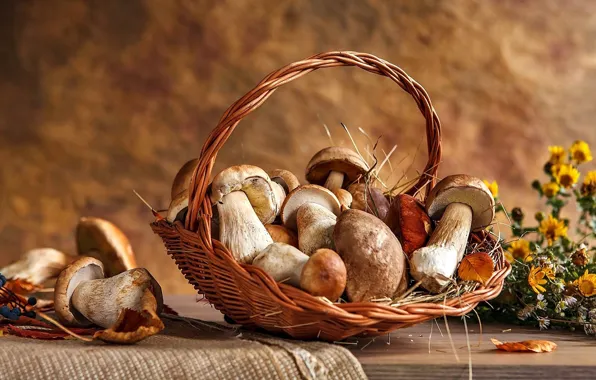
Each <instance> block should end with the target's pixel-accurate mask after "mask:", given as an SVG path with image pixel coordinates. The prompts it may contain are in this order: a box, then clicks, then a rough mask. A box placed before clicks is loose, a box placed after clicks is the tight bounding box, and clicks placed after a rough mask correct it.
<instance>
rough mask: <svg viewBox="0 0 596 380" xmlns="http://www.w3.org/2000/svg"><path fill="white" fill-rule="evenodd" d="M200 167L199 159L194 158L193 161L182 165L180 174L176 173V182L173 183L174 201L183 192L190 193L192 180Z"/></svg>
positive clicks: (172, 194) (172, 195)
mask: <svg viewBox="0 0 596 380" xmlns="http://www.w3.org/2000/svg"><path fill="white" fill-rule="evenodd" d="M198 165H199V159H198V158H193V159H192V160H189V161H187V162H186V163H185V164H184V165H182V167H181V168H180V170H178V173H176V177H174V181H173V182H172V191H171V198H172V199H174V198H176V196H177V195H178V194H180V193H182V192H188V186H189V184H190V178H191V177H192V174H193V173H194V171H195V169H196V167H197V166H198Z"/></svg>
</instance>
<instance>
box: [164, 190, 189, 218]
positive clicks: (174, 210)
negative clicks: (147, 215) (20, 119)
mask: <svg viewBox="0 0 596 380" xmlns="http://www.w3.org/2000/svg"><path fill="white" fill-rule="evenodd" d="M187 212H188V193H187V192H186V191H182V192H180V193H178V195H176V196H175V197H174V198H173V199H172V201H171V202H170V206H169V207H168V214H167V216H166V220H167V221H168V222H170V223H174V222H176V221H179V222H181V223H184V220H185V219H186V213H187Z"/></svg>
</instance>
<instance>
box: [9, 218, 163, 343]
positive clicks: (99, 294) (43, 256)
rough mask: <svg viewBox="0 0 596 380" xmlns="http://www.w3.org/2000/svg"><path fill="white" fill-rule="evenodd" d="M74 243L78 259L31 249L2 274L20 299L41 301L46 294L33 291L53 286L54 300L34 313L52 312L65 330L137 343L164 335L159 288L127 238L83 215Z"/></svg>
mask: <svg viewBox="0 0 596 380" xmlns="http://www.w3.org/2000/svg"><path fill="white" fill-rule="evenodd" d="M75 241H76V247H77V255H68V254H66V253H63V252H60V251H58V250H56V249H53V248H38V249H33V250H30V251H28V252H26V253H25V254H24V255H23V256H22V257H21V258H20V259H19V260H17V261H15V262H13V263H11V264H10V265H8V266H6V267H4V268H2V269H0V273H2V274H3V275H4V276H5V277H6V278H7V280H8V282H7V286H9V287H10V286H13V289H12V290H13V291H15V293H17V294H19V295H22V296H24V295H31V294H33V295H35V296H36V297H39V296H42V297H43V296H44V295H45V294H48V293H47V292H44V293H39V294H37V293H35V292H36V291H38V290H41V289H46V290H50V291H51V290H52V288H53V291H51V292H50V293H49V294H50V296H51V299H39V300H38V302H37V304H36V309H37V310H39V311H44V310H45V311H47V310H52V309H53V310H54V311H55V312H56V315H57V317H58V319H59V320H60V322H62V323H63V324H65V325H66V326H91V325H97V326H100V327H103V328H105V329H106V330H102V331H100V332H98V333H97V334H96V336H95V338H97V339H101V340H104V341H107V342H114V343H135V342H137V341H139V340H141V339H144V338H146V337H148V336H151V335H153V334H156V333H157V332H159V331H161V330H162V329H163V323H162V322H161V320H160V319H159V317H158V315H159V313H160V312H161V308H162V295H161V289H160V287H159V284H158V283H157V282H156V281H155V279H153V277H152V276H151V274H150V273H149V272H148V271H147V270H146V269H142V268H137V263H136V259H135V254H134V252H133V250H132V247H131V245H130V242H129V240H128V238H127V237H126V235H125V234H124V233H123V232H122V231H121V230H120V229H119V228H118V227H117V226H116V225H114V224H113V223H111V222H109V221H107V220H105V219H101V218H95V217H82V218H81V219H80V220H79V222H78V223H77V226H76V229H75ZM13 284H18V286H19V289H15V288H14V287H15V286H16V285H13ZM148 292H150V293H151V294H149V293H148Z"/></svg>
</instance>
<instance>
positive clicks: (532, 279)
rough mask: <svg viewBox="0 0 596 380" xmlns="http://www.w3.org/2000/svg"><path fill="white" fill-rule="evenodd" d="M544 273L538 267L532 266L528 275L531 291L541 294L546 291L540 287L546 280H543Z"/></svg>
mask: <svg viewBox="0 0 596 380" xmlns="http://www.w3.org/2000/svg"><path fill="white" fill-rule="evenodd" d="M544 276H545V274H544V272H543V271H542V269H541V268H540V267H534V266H532V269H530V273H529V274H528V284H529V285H530V287H532V290H533V291H534V292H535V293H542V292H544V291H546V289H544V287H543V286H542V285H544V284H546V280H545V279H544Z"/></svg>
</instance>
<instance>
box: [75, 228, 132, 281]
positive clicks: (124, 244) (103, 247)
mask: <svg viewBox="0 0 596 380" xmlns="http://www.w3.org/2000/svg"><path fill="white" fill-rule="evenodd" d="M75 234H76V242H77V252H78V254H79V256H90V257H94V258H96V259H99V260H101V262H102V263H103V264H104V266H105V272H106V275H107V276H109V277H111V276H114V275H117V274H118V273H122V272H124V271H126V270H129V269H132V268H136V267H137V262H136V259H135V255H134V252H133V250H132V247H131V245H130V242H129V241H128V238H127V237H126V235H124V233H123V232H122V231H121V230H120V229H119V228H118V227H116V226H115V225H114V224H113V223H111V222H109V221H107V220H104V219H100V218H94V217H82V218H81V219H80V220H79V223H78V224H77V228H76V232H75Z"/></svg>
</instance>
